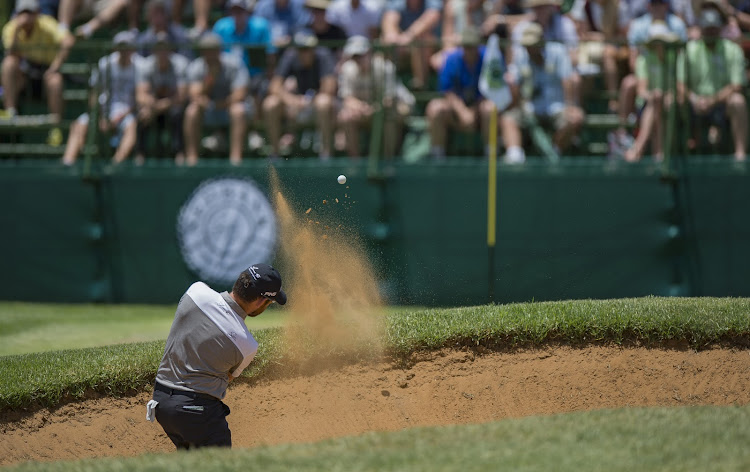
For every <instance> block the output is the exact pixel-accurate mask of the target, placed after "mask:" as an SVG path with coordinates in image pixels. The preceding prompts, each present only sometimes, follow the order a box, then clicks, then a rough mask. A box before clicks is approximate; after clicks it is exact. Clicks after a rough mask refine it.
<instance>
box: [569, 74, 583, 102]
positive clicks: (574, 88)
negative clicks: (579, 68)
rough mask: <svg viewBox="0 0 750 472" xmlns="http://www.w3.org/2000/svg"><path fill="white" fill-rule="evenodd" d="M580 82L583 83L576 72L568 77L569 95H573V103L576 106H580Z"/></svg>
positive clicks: (581, 85)
mask: <svg viewBox="0 0 750 472" xmlns="http://www.w3.org/2000/svg"><path fill="white" fill-rule="evenodd" d="M582 82H583V81H582V79H581V74H579V73H578V72H573V73H572V74H571V75H570V89H571V94H572V95H573V102H574V103H575V104H576V105H580V104H581V89H582V88H583V84H582Z"/></svg>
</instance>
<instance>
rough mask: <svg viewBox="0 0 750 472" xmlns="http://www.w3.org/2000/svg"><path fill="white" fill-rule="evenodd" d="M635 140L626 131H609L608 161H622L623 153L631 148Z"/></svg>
mask: <svg viewBox="0 0 750 472" xmlns="http://www.w3.org/2000/svg"><path fill="white" fill-rule="evenodd" d="M634 142H635V140H634V139H633V137H632V136H630V135H629V134H628V133H627V132H626V131H610V132H609V134H607V145H608V147H609V155H608V157H609V159H610V160H615V159H623V158H624V157H625V152H626V151H627V150H628V149H630V148H631V147H633V143H634Z"/></svg>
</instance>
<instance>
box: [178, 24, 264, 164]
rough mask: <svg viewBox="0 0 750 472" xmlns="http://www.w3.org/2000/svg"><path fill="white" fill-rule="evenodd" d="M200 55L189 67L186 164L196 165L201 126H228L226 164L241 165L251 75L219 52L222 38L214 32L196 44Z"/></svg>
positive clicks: (249, 109)
mask: <svg viewBox="0 0 750 472" xmlns="http://www.w3.org/2000/svg"><path fill="white" fill-rule="evenodd" d="M198 47H199V48H200V51H201V55H200V57H198V58H197V59H195V60H193V62H191V63H190V65H189V66H188V72H187V79H188V100H189V102H188V106H187V109H186V110H185V128H184V133H185V162H186V163H187V165H190V166H192V165H195V164H196V163H197V162H198V145H199V140H200V136H201V127H202V125H203V123H204V121H205V122H207V123H210V124H211V125H212V126H227V125H229V126H230V139H229V161H230V162H231V163H232V164H234V165H238V164H240V163H241V162H242V148H243V142H244V141H245V138H246V136H247V122H248V120H249V119H250V118H252V115H253V109H252V102H251V101H248V100H247V98H248V87H249V82H250V75H249V74H248V72H247V68H246V67H245V65H244V64H243V63H242V60H241V59H240V58H239V57H237V56H236V55H234V54H229V53H223V52H221V49H222V44H221V38H220V37H219V36H218V35H216V34H215V33H206V34H204V35H203V36H202V37H201V38H200V40H199V42H198Z"/></svg>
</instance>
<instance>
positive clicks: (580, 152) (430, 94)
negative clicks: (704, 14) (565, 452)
mask: <svg viewBox="0 0 750 472" xmlns="http://www.w3.org/2000/svg"><path fill="white" fill-rule="evenodd" d="M12 3H13V2H11V4H12ZM186 3H190V2H186ZM2 8H4V11H0V22H4V19H8V18H10V16H11V13H12V8H10V5H9V4H8V3H7V2H6V3H5V4H4V6H3V7H2ZM223 15H224V12H223V11H222V10H221V9H214V10H213V11H212V13H211V19H212V20H214V21H215V20H217V19H218V18H220V17H222V16H223ZM3 18H4V19H3ZM191 21H192V18H191V15H190V12H189V11H186V12H185V14H184V17H183V22H184V24H190V23H191ZM121 27H125V21H124V18H122V21H121V22H120V23H119V24H115V25H111V26H110V27H108V28H104V29H101V30H99V31H98V32H97V33H96V34H95V35H94V36H93V37H91V38H87V39H81V38H79V39H78V40H77V42H76V44H75V46H74V47H73V49H72V51H71V53H70V56H69V57H68V59H67V61H66V62H65V64H64V65H63V67H62V72H63V74H64V76H65V88H64V101H65V114H64V117H63V121H62V123H61V124H60V125H59V126H60V127H61V128H62V130H63V132H64V134H65V135H66V136H67V130H68V128H69V127H70V124H71V122H72V120H74V119H75V117H77V116H78V115H79V114H81V113H83V112H85V111H93V110H89V98H88V97H89V85H88V78H89V76H90V74H91V71H92V68H93V67H94V66H95V64H96V63H97V61H98V59H99V58H100V57H102V56H104V55H105V54H107V53H109V52H110V51H111V38H112V37H113V35H114V33H115V32H116V31H118V30H119V28H121ZM376 47H377V46H376ZM385 50H386V51H389V52H392V48H390V49H388V48H386V49H385ZM259 52H260V53H262V51H259ZM399 73H400V77H401V79H402V81H403V82H404V83H406V84H408V83H410V75H409V71H408V68H400V69H399ZM589 79H590V80H591V84H590V85H589V91H587V92H586V93H585V100H584V101H583V102H582V105H583V107H584V110H585V112H586V119H585V124H584V127H583V129H582V130H581V132H580V135H579V136H578V139H576V140H575V143H574V146H573V148H572V149H571V150H570V151H568V154H569V155H575V156H586V157H590V158H592V159H604V158H606V157H607V155H608V151H609V144H608V134H609V133H610V132H611V131H612V130H614V129H615V128H617V127H618V125H619V121H618V117H617V115H616V114H615V113H612V112H611V111H608V103H609V102H610V101H611V100H612V99H613V98H615V99H616V96H615V97H613V96H612V93H611V92H607V91H606V88H605V86H604V78H603V76H602V74H601V73H597V74H593V75H592V76H591V77H589ZM436 82H437V77H436V73H435V72H434V71H432V75H431V78H430V83H429V86H428V87H426V88H425V89H424V90H414V91H413V93H414V96H415V98H416V101H417V104H416V106H415V107H414V112H413V114H412V116H410V117H409V118H408V120H407V121H406V128H405V131H404V136H403V146H402V149H401V153H400V154H401V155H402V156H403V157H404V158H405V159H406V160H408V161H409V162H416V161H418V160H420V159H426V158H428V157H429V156H428V150H429V136H428V123H427V120H426V119H425V116H424V110H425V106H426V104H427V102H428V101H429V100H430V99H432V98H435V97H436V96H439V95H440V92H438V91H437V90H436ZM21 103H22V105H21V106H20V109H19V116H18V117H16V118H15V119H13V120H7V119H6V120H2V119H0V156H2V158H3V159H14V158H17V159H21V158H22V159H30V158H44V159H54V158H59V157H60V156H61V155H62V151H63V147H61V146H50V145H48V144H45V137H46V134H47V132H48V130H49V129H50V128H52V127H53V126H57V125H55V124H54V123H53V122H52V121H51V120H50V118H49V116H48V115H47V110H46V105H45V103H44V101H42V100H38V99H37V100H34V99H31V98H30V97H23V98H22V100H21ZM675 113H677V117H678V119H677V120H674V121H673V123H674V124H675V127H676V128H675V130H674V131H676V134H675V135H674V136H675V145H676V148H675V150H681V151H682V152H687V151H688V149H687V147H686V143H687V139H688V136H686V135H685V133H684V131H685V130H686V129H687V127H685V126H679V123H680V117H684V116H685V115H686V112H685V111H684V110H681V109H679V108H677V109H675ZM629 126H631V127H632V126H633V123H630V124H629ZM261 128H262V123H255V124H253V125H252V126H251V130H253V131H257V132H258V133H260V135H261V136H264V135H263V131H264V130H263V129H261ZM374 129H376V130H377V129H381V128H379V127H374ZM214 131H215V130H212V129H205V130H204V132H205V135H206V136H210V135H212V134H213V133H214ZM300 133H302V134H304V135H305V137H307V138H309V137H310V135H311V133H310V131H309V130H301V131H300ZM300 137H301V136H298V138H300ZM389 139H393V138H392V137H389ZM376 141H377V137H375V138H373V139H366V140H363V142H365V143H369V142H376ZM729 141H730V140H729V139H725V140H723V141H720V142H714V143H712V144H710V145H706V146H703V147H697V148H693V149H691V150H690V152H694V153H697V154H727V153H731V143H730V142H729ZM313 142H314V139H297V140H296V143H297V148H296V149H294V150H293V152H292V154H293V155H294V156H312V155H314V152H313V151H312V143H313ZM525 144H526V145H527V146H528V147H529V148H530V149H529V151H528V154H529V155H531V156H533V155H537V154H538V151H536V150H535V149H534V146H533V144H534V143H533V142H532V141H529V140H528V139H527V141H526V143H525ZM377 148H378V147H377V146H374V149H363V154H364V153H367V152H368V151H371V150H372V151H375V150H377ZM112 152H113V150H112V149H111V148H110V146H109V145H108V139H107V137H106V136H103V133H101V132H99V131H98V130H97V129H96V127H92V130H91V132H90V133H89V136H88V140H87V144H86V147H85V149H84V154H85V155H90V156H94V157H97V158H107V157H108V156H110V155H111V154H112ZM226 152H227V150H226V148H225V147H221V146H219V147H215V146H214V147H212V148H211V149H205V148H204V149H203V151H202V157H203V156H205V157H211V156H214V157H218V156H223V155H226ZM244 153H245V154H244V155H245V157H246V158H263V157H265V156H266V155H267V153H268V146H267V143H266V145H264V146H257V143H256V144H254V145H252V146H246V147H245V150H244ZM484 153H485V146H484V143H482V140H481V137H480V135H479V133H478V132H468V133H466V132H455V133H454V134H452V135H451V138H450V140H449V149H448V155H449V156H465V157H478V156H482V155H484ZM336 155H337V156H339V157H343V156H344V153H343V151H342V150H340V149H339V150H338V151H337V153H336ZM147 157H148V158H163V157H169V156H157V155H155V154H150V155H149V156H147Z"/></svg>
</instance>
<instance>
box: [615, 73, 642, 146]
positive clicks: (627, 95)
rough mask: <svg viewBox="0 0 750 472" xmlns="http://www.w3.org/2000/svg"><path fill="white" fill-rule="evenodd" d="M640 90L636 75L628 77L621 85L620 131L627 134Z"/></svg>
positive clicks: (618, 108) (619, 106)
mask: <svg viewBox="0 0 750 472" xmlns="http://www.w3.org/2000/svg"><path fill="white" fill-rule="evenodd" d="M637 89H638V79H637V78H636V77H635V74H630V75H627V76H626V77H625V78H624V79H622V82H621V83H620V103H619V105H618V107H617V113H618V116H619V118H620V130H621V131H622V132H625V125H627V123H628V116H629V115H630V114H631V113H633V108H634V107H635V93H636V91H637Z"/></svg>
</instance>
